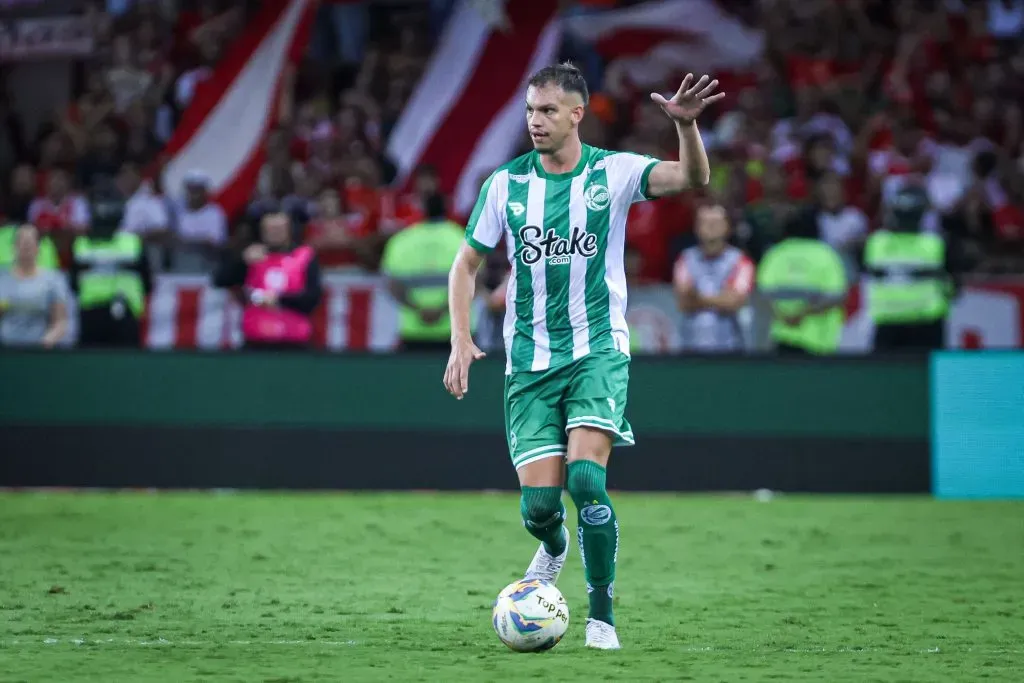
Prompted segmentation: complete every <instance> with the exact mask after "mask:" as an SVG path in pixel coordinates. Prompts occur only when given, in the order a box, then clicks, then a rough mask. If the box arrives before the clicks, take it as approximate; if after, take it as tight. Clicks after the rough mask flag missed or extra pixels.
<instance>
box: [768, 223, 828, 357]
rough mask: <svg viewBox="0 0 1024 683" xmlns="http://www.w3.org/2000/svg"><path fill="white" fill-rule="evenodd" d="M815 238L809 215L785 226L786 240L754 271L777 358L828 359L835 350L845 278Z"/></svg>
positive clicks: (824, 245)
mask: <svg viewBox="0 0 1024 683" xmlns="http://www.w3.org/2000/svg"><path fill="white" fill-rule="evenodd" d="M817 233H818V226H817V224H816V223H815V222H814V220H813V216H812V215H811V214H809V213H806V212H805V213H803V214H801V215H800V216H797V217H796V218H795V219H793V220H790V221H789V222H788V223H787V225H786V238H785V239H784V240H782V241H781V242H779V243H778V244H776V245H775V246H773V247H771V248H770V249H769V250H768V251H767V252H766V253H765V255H764V257H763V258H762V259H761V263H760V265H759V267H758V271H757V286H758V289H759V290H760V291H761V292H762V294H764V296H765V297H766V298H767V299H768V301H769V302H771V311H772V323H771V333H770V334H771V338H772V341H773V342H774V344H775V349H776V351H777V352H779V353H782V354H786V355H808V354H815V355H818V354H832V353H835V352H836V351H837V350H838V348H839V340H840V337H841V336H842V332H843V321H844V319H845V317H846V316H845V313H844V311H843V308H842V306H843V303H844V302H845V301H846V292H847V287H848V284H847V282H846V273H845V269H844V268H843V263H842V261H841V260H840V259H839V255H838V254H836V252H835V250H833V249H832V247H830V246H828V245H827V244H825V243H824V242H821V241H820V240H818V239H817Z"/></svg>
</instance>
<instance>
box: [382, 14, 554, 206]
mask: <svg viewBox="0 0 1024 683" xmlns="http://www.w3.org/2000/svg"><path fill="white" fill-rule="evenodd" d="M557 4H558V3H557V1H556V0H529V1H524V0H516V1H515V2H505V1H504V0H489V1H485V2H481V1H480V0H461V1H460V2H459V4H458V5H457V6H456V8H455V11H454V13H453V14H452V16H451V18H450V19H449V20H448V23H447V25H446V27H445V31H444V34H443V35H442V36H441V40H440V43H439V45H438V46H437V48H436V49H435V51H434V54H433V56H432V57H431V59H430V63H429V64H428V66H427V69H426V71H425V73H424V74H423V77H422V78H421V79H420V82H419V83H418V84H417V86H416V89H415V91H414V92H413V94H412V96H411V97H410V98H409V102H408V103H407V104H406V106H405V109H404V110H403V111H402V115H401V117H400V118H399V119H398V122H397V123H396V124H395V128H394V130H393V131H392V133H391V137H390V139H389V140H388V150H387V151H388V154H389V155H390V157H391V158H392V159H393V160H394V161H395V163H396V165H397V166H398V170H399V176H398V182H399V183H404V182H405V181H406V180H407V179H408V177H409V175H410V174H411V173H412V172H413V171H415V169H416V167H417V166H418V165H419V164H423V163H429V164H433V165H434V166H436V167H437V169H438V171H439V173H440V177H441V183H442V187H443V188H444V189H445V190H446V191H450V192H453V195H454V207H453V208H454V209H455V210H456V211H457V212H459V213H463V214H465V213H469V211H470V210H471V209H472V208H473V203H474V202H475V200H476V195H477V193H478V192H479V190H480V181H481V180H482V178H483V177H484V176H485V175H486V174H489V173H491V172H492V171H493V170H494V169H495V168H497V167H498V166H500V165H502V164H504V163H505V162H507V161H508V160H509V158H510V157H511V156H512V154H513V153H514V151H515V149H516V146H517V142H518V141H519V140H521V139H522V137H523V134H524V131H525V130H526V121H525V118H524V117H525V114H524V112H525V105H524V98H525V90H526V82H527V81H528V80H529V77H530V75H531V74H532V73H533V72H535V71H537V70H539V69H541V68H542V67H544V66H547V65H548V64H551V63H553V62H554V61H555V60H556V59H557V57H558V47H559V42H560V39H561V35H560V31H559V25H558V19H557V16H556V12H557Z"/></svg>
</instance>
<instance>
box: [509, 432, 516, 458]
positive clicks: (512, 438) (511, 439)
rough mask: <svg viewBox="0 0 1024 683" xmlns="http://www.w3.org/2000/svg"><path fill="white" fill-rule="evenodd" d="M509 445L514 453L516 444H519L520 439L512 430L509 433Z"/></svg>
mask: <svg viewBox="0 0 1024 683" xmlns="http://www.w3.org/2000/svg"><path fill="white" fill-rule="evenodd" d="M508 445H509V448H511V449H512V453H513V455H514V454H515V452H516V446H518V445H519V439H518V438H517V437H516V433H515V432H512V433H511V434H509V435H508Z"/></svg>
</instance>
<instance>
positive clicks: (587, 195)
mask: <svg viewBox="0 0 1024 683" xmlns="http://www.w3.org/2000/svg"><path fill="white" fill-rule="evenodd" d="M583 203H584V204H586V205H587V208H588V209H590V210H591V211H604V210H605V209H607V208H608V205H609V204H611V203H612V195H611V193H610V192H608V188H607V187H605V186H604V185H591V186H590V187H588V188H587V189H586V190H585V191H584V192H583Z"/></svg>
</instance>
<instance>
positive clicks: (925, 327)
mask: <svg viewBox="0 0 1024 683" xmlns="http://www.w3.org/2000/svg"><path fill="white" fill-rule="evenodd" d="M945 346H946V321H945V320H944V319H941V318H940V319H939V320H936V321H935V322H931V323H919V324H916V325H877V326H875V350H876V351H933V350H937V349H942V348H945Z"/></svg>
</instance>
